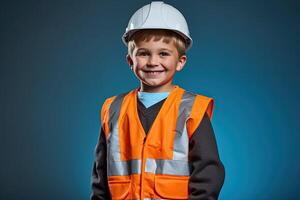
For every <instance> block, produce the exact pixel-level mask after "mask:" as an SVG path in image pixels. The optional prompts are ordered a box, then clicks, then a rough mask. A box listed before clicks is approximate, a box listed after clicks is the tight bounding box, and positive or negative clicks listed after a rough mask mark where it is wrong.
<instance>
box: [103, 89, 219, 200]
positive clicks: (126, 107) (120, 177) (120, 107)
mask: <svg viewBox="0 0 300 200" xmlns="http://www.w3.org/2000/svg"><path fill="white" fill-rule="evenodd" d="M137 91H138V88H137V89H134V90H132V91H130V92H128V93H126V94H122V95H118V96H113V97H110V98H108V99H106V100H105V102H104V104H103V106H102V109H101V120H102V127H103V130H104V132H105V136H106V142H107V176H108V185H109V190H110V193H111V198H112V200H121V199H130V200H150V199H188V181H189V176H190V167H189V162H188V150H189V148H188V145H189V139H190V138H191V136H192V134H193V133H194V131H195V129H196V128H197V127H198V126H199V124H200V122H201V120H202V118H203V116H204V114H205V112H207V114H208V116H209V117H210V119H211V117H212V112H213V102H214V101H213V99H212V98H209V97H206V96H203V95H197V94H193V93H191V92H187V91H185V90H184V89H182V88H180V87H179V86H177V85H176V86H175V87H174V88H173V89H172V91H171V92H170V94H169V96H168V97H167V99H166V100H165V102H164V103H163V105H162V107H161V109H160V111H159V113H158V115H157V116H156V119H155V120H154V122H153V124H152V126H151V128H150V130H149V132H148V134H147V135H146V133H145V132H144V129H143V126H142V124H141V122H140V120H139V116H138V111H137Z"/></svg>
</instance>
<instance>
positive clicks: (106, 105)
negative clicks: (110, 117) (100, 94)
mask: <svg viewBox="0 0 300 200" xmlns="http://www.w3.org/2000/svg"><path fill="white" fill-rule="evenodd" d="M132 91H134V90H130V91H127V92H123V93H120V94H116V95H113V96H109V97H107V98H105V99H104V102H103V104H102V106H101V113H102V115H103V113H104V112H107V111H108V110H109V108H110V107H111V105H112V104H116V103H118V102H119V103H121V102H122V100H123V99H124V97H125V96H126V95H127V94H129V93H130V92H132Z"/></svg>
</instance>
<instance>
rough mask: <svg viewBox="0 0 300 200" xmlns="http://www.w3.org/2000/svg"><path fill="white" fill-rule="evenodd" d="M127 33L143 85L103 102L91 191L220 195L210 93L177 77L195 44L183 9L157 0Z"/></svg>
mask: <svg viewBox="0 0 300 200" xmlns="http://www.w3.org/2000/svg"><path fill="white" fill-rule="evenodd" d="M122 39H123V42H124V43H125V44H126V45H128V55H127V61H128V64H129V66H130V68H131V70H132V71H133V73H134V74H135V75H136V77H137V78H138V79H139V80H140V86H139V87H138V88H136V89H134V90H132V91H130V92H127V93H124V94H121V95H117V96H113V97H110V98H107V99H106V100H105V102H104V104H103V105H102V109H101V121H102V124H101V125H102V126H101V133H100V136H99V141H98V143H97V145H96V148H95V155H96V158H95V161H94V165H93V173H92V179H91V185H92V194H91V199H92V200H99V199H103V200H104V199H105V200H108V199H131V200H133V199H135V200H138V199H139V200H150V199H191V200H196V199H197V200H201V199H210V200H212V199H217V198H218V195H219V192H220V190H221V187H222V185H223V182H224V176H225V170H224V166H223V164H222V162H221V161H220V159H219V155H218V150H217V145H216V141H215V137H214V132H213V129H212V125H211V122H210V119H211V118H212V112H213V99H212V98H209V97H206V96H203V95H197V94H193V93H191V92H187V91H185V90H184V89H182V88H180V87H179V86H178V85H173V83H172V81H173V77H174V75H175V73H176V72H177V71H180V70H182V69H183V67H184V65H185V63H186V59H187V57H186V54H185V51H186V50H187V49H189V48H190V47H191V45H192V39H191V37H190V35H189V31H188V26H187V23H186V21H185V19H184V17H183V15H182V14H181V13H180V12H179V11H178V10H177V9H175V8H174V7H172V6H170V5H168V4H164V3H163V2H152V3H151V4H148V5H146V6H144V7H142V8H141V9H139V10H138V11H136V12H135V13H134V15H133V16H132V17H131V19H130V21H129V24H128V27H127V29H126V32H125V34H124V35H123V38H122Z"/></svg>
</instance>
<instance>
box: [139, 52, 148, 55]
mask: <svg viewBox="0 0 300 200" xmlns="http://www.w3.org/2000/svg"><path fill="white" fill-rule="evenodd" d="M138 55H139V56H147V55H148V53H147V52H139V53H138Z"/></svg>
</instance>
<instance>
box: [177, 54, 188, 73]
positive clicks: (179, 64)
mask: <svg viewBox="0 0 300 200" xmlns="http://www.w3.org/2000/svg"><path fill="white" fill-rule="evenodd" d="M186 59H187V57H186V55H182V56H181V57H180V58H179V59H178V62H177V66H176V71H181V70H182V69H183V67H184V65H185V63H186Z"/></svg>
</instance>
